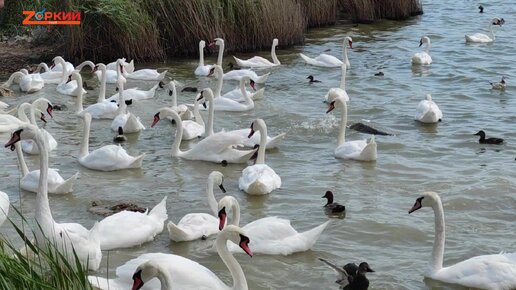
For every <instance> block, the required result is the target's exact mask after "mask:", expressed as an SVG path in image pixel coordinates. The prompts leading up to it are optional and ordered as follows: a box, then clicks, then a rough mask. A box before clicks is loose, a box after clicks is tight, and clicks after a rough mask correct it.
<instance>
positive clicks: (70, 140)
mask: <svg viewBox="0 0 516 290" xmlns="http://www.w3.org/2000/svg"><path fill="white" fill-rule="evenodd" d="M507 4H508V3H507V2H505V1H490V2H489V5H487V4H486V5H484V6H485V8H486V9H485V13H484V14H479V13H478V9H477V6H478V3H477V2H473V1H455V2H454V1H451V2H449V1H442V0H439V1H425V6H424V11H425V14H424V15H422V16H420V17H415V18H413V19H411V20H408V21H404V22H390V21H385V22H382V23H380V24H374V25H358V26H354V25H337V26H334V27H330V28H322V29H312V30H310V31H308V32H307V35H306V43H305V45H303V46H297V47H292V48H285V47H282V46H281V39H280V40H279V41H280V46H279V47H278V50H277V53H278V58H279V59H280V61H281V62H282V64H283V65H282V66H280V67H277V68H274V69H271V70H262V71H259V74H261V73H264V72H267V71H271V76H270V78H269V80H268V82H267V83H266V85H265V88H266V89H265V96H266V97H265V99H263V100H260V101H257V102H256V107H255V109H254V110H252V111H249V112H246V113H216V114H215V131H219V130H221V129H223V128H224V129H228V130H229V129H240V128H248V127H249V125H250V124H251V122H252V121H253V120H254V119H255V118H263V119H264V120H265V122H266V123H267V126H268V131H269V135H276V134H279V133H282V132H285V133H286V134H287V135H286V137H285V140H284V142H283V144H282V145H281V146H280V148H279V149H277V150H273V151H271V152H267V155H266V162H267V164H269V165H270V166H271V167H272V168H273V169H274V170H275V171H276V172H277V173H278V174H279V175H280V176H281V178H282V181H283V184H282V187H281V189H279V190H277V191H274V192H273V193H271V194H269V195H267V196H264V197H251V196H248V195H247V194H246V193H244V192H242V191H239V190H238V178H239V177H240V175H241V171H242V169H244V168H245V166H246V165H243V164H242V165H229V166H227V167H222V166H220V165H218V164H212V163H205V162H198V161H196V162H191V161H186V160H182V159H179V158H172V157H171V156H170V148H171V144H172V142H173V138H174V136H175V135H174V134H175V129H174V127H172V126H170V125H169V124H168V123H167V122H161V123H160V124H159V125H158V126H157V127H156V128H154V129H151V128H150V124H151V122H152V117H153V115H154V114H155V113H156V112H157V109H158V108H160V107H162V106H164V105H167V104H169V102H170V97H169V96H168V94H167V92H166V91H165V90H161V91H158V93H157V95H156V97H155V99H153V100H146V101H140V102H136V103H135V104H133V105H132V108H131V111H132V112H133V113H135V114H136V115H137V116H140V117H141V119H142V121H143V123H144V124H145V125H146V126H147V127H148V128H147V130H145V131H144V132H142V133H141V134H139V136H138V135H133V136H129V142H128V143H126V144H124V145H123V146H124V147H125V148H126V149H127V150H128V152H129V153H130V154H131V155H138V154H140V153H143V152H144V153H146V154H147V156H146V158H145V160H144V164H143V168H142V169H141V170H130V171H118V172H109V173H104V172H96V171H92V170H88V169H85V168H83V167H81V166H80V165H79V164H78V162H77V160H76V156H77V155H78V152H79V143H80V140H81V136H82V121H80V120H78V119H77V118H76V117H75V116H74V115H73V105H72V104H73V97H69V96H61V95H59V94H58V93H56V92H55V88H54V87H55V86H53V85H48V86H46V87H45V88H44V89H43V90H42V91H40V92H38V93H36V94H33V95H30V96H27V95H22V96H19V93H18V94H17V97H15V98H3V99H2V101H5V102H8V103H10V104H12V105H15V104H18V103H21V102H22V101H28V100H33V99H35V98H36V97H39V96H44V97H47V98H49V99H50V100H51V101H54V102H60V103H66V104H68V107H69V108H70V109H69V110H68V111H64V112H55V117H54V120H51V121H50V122H49V123H48V124H47V125H46V127H45V128H46V129H47V130H48V131H49V132H51V133H52V134H53V136H54V137H55V138H56V140H58V142H59V146H58V149H57V150H56V151H54V152H52V153H51V156H50V157H51V159H50V164H51V166H52V167H54V168H59V169H60V170H61V174H62V175H63V176H64V177H65V178H67V177H69V176H71V175H72V174H74V173H75V172H77V171H79V172H80V177H79V179H78V181H77V182H76V186H75V192H74V193H73V194H70V195H65V196H51V197H50V199H51V208H52V210H53V215H54V218H55V220H56V221H59V222H78V223H81V224H83V225H84V226H86V227H88V228H89V227H91V226H92V225H93V223H94V221H95V220H100V219H101V217H99V216H96V215H94V214H91V213H89V212H88V208H89V207H90V204H91V202H92V201H94V200H100V201H102V202H105V203H110V204H112V203H117V202H120V201H135V202H137V203H138V204H140V205H142V206H146V207H153V206H154V205H155V204H157V203H158V202H159V201H160V200H161V199H162V198H163V197H164V196H168V202H167V209H168V214H169V219H170V220H172V221H174V222H177V221H179V219H180V218H181V217H182V216H184V215H185V214H187V213H190V212H208V211H209V209H208V206H207V202H206V201H205V198H204V197H205V193H204V189H205V184H206V178H207V176H208V174H209V173H210V172H211V171H212V170H219V171H221V172H222V173H223V174H224V176H225V179H224V185H225V187H226V189H227V190H228V192H227V194H231V195H233V196H235V197H236V198H237V199H238V200H239V201H240V205H241V207H242V215H243V216H242V221H241V222H242V223H247V222H250V221H253V220H255V219H259V218H262V217H266V216H279V217H283V218H287V219H290V220H291V223H292V225H293V226H294V228H296V229H297V230H298V231H304V230H307V229H310V228H312V227H315V226H317V225H319V224H321V223H323V222H325V221H326V220H327V217H326V216H325V215H324V212H323V210H322V205H323V200H322V199H321V196H322V195H323V194H324V192H325V191H326V190H332V191H334V193H335V198H336V201H338V202H340V203H342V204H345V205H346V208H347V217H346V218H345V219H342V220H341V219H334V220H333V221H332V222H331V224H330V225H329V226H328V228H327V229H326V230H325V231H324V233H323V234H322V236H321V237H320V239H319V241H318V242H317V243H316V245H315V246H314V247H313V250H312V251H308V252H304V253H297V254H294V255H291V256H287V257H284V256H264V255H256V256H254V257H253V258H249V257H248V256H244V255H237V259H238V261H239V262H240V264H241V265H242V267H243V270H244V272H245V273H246V277H247V281H248V283H249V285H250V287H249V288H250V289H337V286H338V285H337V284H335V283H334V281H335V280H336V278H337V276H336V274H335V273H334V272H333V271H332V270H330V269H329V268H327V267H326V266H325V265H323V264H322V263H321V262H320V261H319V260H318V259H317V258H318V257H324V258H327V259H330V260H332V261H335V262H337V263H338V264H345V263H348V262H356V263H359V262H361V261H367V262H368V263H369V265H370V266H371V267H372V268H373V269H374V270H375V271H376V272H375V273H369V274H368V277H369V280H370V281H371V287H370V289H462V288H460V287H456V286H449V285H443V284H440V283H437V282H432V281H426V280H424V279H423V273H424V271H425V270H426V267H427V265H428V263H429V260H430V255H431V251H432V245H433V238H434V224H433V212H432V210H431V209H429V208H424V209H422V210H420V211H417V212H415V213H413V214H411V215H408V214H407V211H408V210H409V209H410V208H411V207H412V205H413V204H414V201H415V199H416V198H417V197H418V196H419V194H420V193H421V192H423V191H436V192H439V193H440V195H441V198H442V200H443V205H444V210H445V216H446V223H447V226H446V234H447V237H446V250H445V257H444V264H445V265H450V264H453V263H456V262H459V261H462V260H465V259H467V258H469V257H472V256H474V255H481V254H492V253H499V252H500V251H502V250H506V251H510V252H513V251H516V234H515V232H516V223H515V221H516V194H515V193H514V189H515V188H516V179H515V178H514V177H515V171H514V168H515V166H516V161H515V157H516V146H515V145H514V144H515V143H516V141H514V140H516V131H514V123H515V122H516V101H515V100H514V93H513V92H514V89H515V87H514V85H512V84H511V83H513V82H515V79H516V69H515V66H514V62H515V61H516V50H515V49H514V47H515V45H516V41H515V39H514V37H512V36H511V35H513V33H511V32H510V31H514V29H515V28H516V26H515V21H514V19H515V17H514V16H515V15H516V13H515V9H514V5H507ZM494 16H498V17H503V18H505V19H506V23H505V25H504V26H503V27H502V28H501V29H497V39H496V42H494V43H492V44H480V45H478V44H477V45H469V44H465V41H464V35H465V34H473V33H475V32H484V33H485V30H486V28H487V24H488V23H489V20H490V19H491V18H492V17H494ZM348 35H349V36H351V37H352V38H353V47H354V49H353V50H351V51H350V52H349V59H350V62H351V68H350V69H348V73H347V84H346V86H347V92H348V94H349V96H350V98H351V101H350V102H349V103H348V113H349V121H348V123H354V122H358V121H360V122H364V123H367V122H369V123H368V124H369V125H371V126H373V127H375V128H378V129H381V130H384V131H388V132H391V133H393V134H394V136H377V138H376V141H377V143H378V160H377V161H376V162H370V163H362V162H356V161H349V160H340V159H336V158H335V157H334V156H333V150H334V148H335V144H336V139H337V134H338V130H339V127H338V124H339V113H338V111H337V110H336V111H335V112H333V113H330V114H326V113H325V112H326V110H327V106H326V105H325V104H324V103H323V102H322V100H323V96H324V95H325V94H326V92H327V90H328V89H329V88H331V87H337V86H338V85H339V80H340V68H320V67H314V66H310V65H306V64H305V63H304V62H303V61H302V60H301V58H300V57H299V55H298V53H300V52H303V53H305V54H307V55H309V56H315V55H318V54H319V53H322V52H324V51H326V50H328V49H329V50H330V51H328V52H326V53H329V54H332V55H335V56H339V57H340V55H341V46H342V39H343V38H344V37H345V36H348ZM423 35H427V36H429V37H430V38H431V40H432V47H431V50H430V54H431V56H432V58H433V64H432V65H430V66H425V67H412V66H411V64H410V59H411V56H412V55H413V54H414V53H416V52H419V51H421V50H422V49H423V48H418V45H419V39H420V37H421V36H423ZM256 54H257V53H251V54H238V56H239V57H241V58H244V59H245V58H247V57H250V56H252V55H256ZM259 54H260V55H262V56H264V57H267V58H270V55H269V52H268V51H263V52H260V53H259ZM230 58H231V56H230V55H226V56H225V59H224V63H225V64H226V63H227V62H228V61H229V60H230ZM214 62H215V55H214V54H213V55H211V56H209V57H208V59H207V63H214ZM196 66H197V59H173V60H170V61H168V62H167V63H163V64H145V65H138V68H143V67H158V68H160V69H168V71H169V76H170V77H171V78H175V79H176V80H178V81H179V82H180V83H181V84H183V85H185V86H186V85H187V86H196V87H199V88H203V87H205V86H208V85H209V86H211V87H214V85H215V81H214V80H213V79H207V78H196V77H195V76H194V74H193V70H194V69H195V67H196ZM380 70H381V71H383V72H384V73H385V76H383V77H376V76H374V74H375V73H376V72H378V71H380ZM310 74H312V75H314V76H315V77H316V78H317V79H320V80H322V82H321V83H317V84H312V85H309V84H308V83H307V80H306V77H307V76H308V75H310ZM83 75H84V78H86V80H87V81H88V82H89V83H90V84H92V83H94V80H93V79H92V78H91V76H90V75H89V74H88V73H84V74H83ZM502 75H505V76H506V77H507V82H508V86H507V90H506V91H505V92H499V91H492V90H490V85H489V82H490V81H499V80H500V78H501V76H502ZM128 84H129V86H139V87H141V88H150V87H152V85H153V83H150V82H134V81H129V83H128ZM236 85H237V83H235V82H231V83H230V82H225V84H224V89H223V92H226V91H228V90H230V89H232V88H233V87H235V86H236ZM107 91H108V93H107V95H108V96H110V95H111V94H114V93H115V90H114V86H113V85H108V90H107ZM429 93H430V94H432V96H433V99H434V101H435V102H436V103H437V104H438V105H439V106H440V108H441V110H442V111H443V113H444V118H443V121H442V122H441V123H439V124H437V125H421V124H419V123H417V122H415V121H414V120H413V117H414V112H415V108H416V106H417V104H418V102H419V101H420V100H422V99H423V98H424V97H425V95H426V94H429ZM97 95H98V91H97V90H95V91H89V92H88V96H87V97H86V100H85V104H91V103H93V102H95V100H96V96H97ZM194 96H195V94H194V93H180V94H179V103H192V102H193V99H194ZM110 122H111V121H109V120H102V121H97V120H94V122H93V125H92V135H91V138H90V148H91V149H94V148H98V147H100V146H102V145H105V144H110V143H111V140H112V138H113V136H114V132H112V131H111V129H110V128H109V125H110ZM480 129H484V130H485V131H486V132H487V134H488V135H490V136H497V137H502V138H505V139H506V141H507V142H506V144H505V145H501V146H496V145H480V144H478V142H477V140H478V138H477V136H473V134H474V133H476V132H477V131H478V130H480ZM369 137H370V136H368V135H364V134H361V133H358V132H355V131H352V130H347V136H346V138H347V140H357V139H365V138H369ZM8 138H9V134H1V135H0V140H1V141H2V144H4V143H5V141H6V140H7V139H8ZM187 144H188V143H184V144H183V145H184V146H183V147H187V146H188V145H187ZM0 155H1V158H0V166H1V167H2V168H3V169H2V170H1V171H0V177H1V180H2V188H1V190H3V191H5V192H7V193H8V194H9V196H10V198H11V201H12V203H13V204H15V205H17V206H19V204H20V203H19V196H21V199H22V201H23V203H22V209H23V212H24V213H25V214H26V216H27V217H32V216H33V212H34V203H35V194H33V193H28V192H21V193H19V190H18V178H19V173H18V168H17V162H16V154H15V153H14V152H11V151H9V150H7V149H3V150H2V151H1V153H0ZM26 158H27V159H28V163H29V167H30V168H31V169H32V170H33V169H37V168H36V167H37V164H38V158H37V157H34V156H28V157H26ZM216 196H217V197H218V198H219V197H221V196H222V194H221V193H220V192H218V191H217V190H216ZM11 216H14V214H11ZM2 232H3V233H4V234H6V235H8V236H15V235H16V234H15V233H14V230H12V229H11V227H9V226H7V225H6V224H5V225H4V226H3V228H2ZM212 242H213V240H212V239H210V240H208V241H195V242H190V243H174V242H171V241H170V240H169V237H168V233H167V231H166V229H165V230H164V232H163V233H162V234H160V235H158V236H157V237H156V239H155V241H153V242H150V243H147V244H144V245H143V246H141V247H135V248H130V249H123V250H115V251H111V252H109V266H107V257H108V254H107V253H104V259H103V262H102V266H101V269H100V270H99V275H105V274H106V273H107V272H108V271H109V273H110V276H111V277H112V276H114V271H115V268H116V267H117V266H119V265H121V264H123V263H124V262H125V261H127V260H129V259H131V258H133V257H136V256H138V255H140V254H142V253H146V252H165V253H175V254H180V255H183V256H186V257H188V258H191V259H194V260H195V261H198V262H199V263H201V264H202V265H205V266H206V267H208V268H210V269H213V270H214V271H215V273H217V274H218V275H219V276H220V277H222V278H223V279H224V280H225V281H227V282H228V283H231V276H230V274H229V272H228V271H227V269H226V267H225V266H224V264H223V263H221V260H220V258H219V257H218V255H217V254H216V252H215V251H214V250H213V249H212V247H211V244H212ZM251 248H252V244H251Z"/></svg>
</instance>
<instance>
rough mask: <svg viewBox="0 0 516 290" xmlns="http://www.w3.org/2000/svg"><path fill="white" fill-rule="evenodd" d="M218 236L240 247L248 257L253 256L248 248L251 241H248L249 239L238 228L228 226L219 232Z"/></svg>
mask: <svg viewBox="0 0 516 290" xmlns="http://www.w3.org/2000/svg"><path fill="white" fill-rule="evenodd" d="M219 236H222V237H226V238H227V239H228V240H229V241H232V242H233V243H235V244H237V245H238V246H240V248H241V249H242V250H244V252H245V253H246V254H248V255H249V256H250V257H252V256H253V252H252V251H251V249H250V248H249V243H250V242H251V240H249V237H247V236H246V234H245V232H244V231H243V230H242V229H241V228H240V227H237V226H234V225H228V226H226V227H225V228H224V229H223V230H222V232H220V234H219Z"/></svg>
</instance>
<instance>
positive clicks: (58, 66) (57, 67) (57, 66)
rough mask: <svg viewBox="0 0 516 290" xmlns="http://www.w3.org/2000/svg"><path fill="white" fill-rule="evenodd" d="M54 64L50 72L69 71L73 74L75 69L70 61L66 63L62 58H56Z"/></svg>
mask: <svg viewBox="0 0 516 290" xmlns="http://www.w3.org/2000/svg"><path fill="white" fill-rule="evenodd" d="M52 62H53V63H52V66H51V67H50V71H54V72H63V71H69V72H71V71H73V70H74V69H75V67H74V66H73V64H71V63H70V62H68V61H65V60H64V58H63V57H61V56H56V57H54V59H53V60H52ZM63 68H64V69H63Z"/></svg>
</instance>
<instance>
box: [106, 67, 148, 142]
mask: <svg viewBox="0 0 516 290" xmlns="http://www.w3.org/2000/svg"><path fill="white" fill-rule="evenodd" d="M125 82H126V80H125V78H124V77H123V76H122V75H119V78H118V89H119V91H118V93H119V95H118V110H117V112H116V114H117V115H116V117H115V118H114V119H113V122H111V129H112V130H113V131H115V132H118V128H119V127H122V129H123V131H124V133H137V132H140V131H142V130H145V126H143V124H142V122H141V121H140V118H139V117H136V116H135V115H134V114H133V113H131V112H128V111H127V104H126V103H125V100H124V84H125Z"/></svg>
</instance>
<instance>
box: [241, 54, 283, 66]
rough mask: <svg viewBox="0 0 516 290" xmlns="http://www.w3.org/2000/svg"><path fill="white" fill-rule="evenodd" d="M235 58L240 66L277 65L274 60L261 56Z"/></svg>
mask: <svg viewBox="0 0 516 290" xmlns="http://www.w3.org/2000/svg"><path fill="white" fill-rule="evenodd" d="M234 58H235V61H236V62H237V64H238V66H240V67H271V66H275V64H274V63H273V62H270V61H269V60H268V59H266V58H263V57H261V56H253V57H252V58H250V59H248V60H242V59H239V58H236V57H234Z"/></svg>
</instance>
